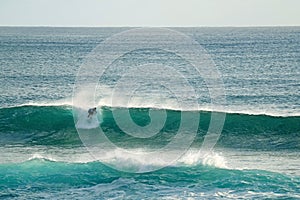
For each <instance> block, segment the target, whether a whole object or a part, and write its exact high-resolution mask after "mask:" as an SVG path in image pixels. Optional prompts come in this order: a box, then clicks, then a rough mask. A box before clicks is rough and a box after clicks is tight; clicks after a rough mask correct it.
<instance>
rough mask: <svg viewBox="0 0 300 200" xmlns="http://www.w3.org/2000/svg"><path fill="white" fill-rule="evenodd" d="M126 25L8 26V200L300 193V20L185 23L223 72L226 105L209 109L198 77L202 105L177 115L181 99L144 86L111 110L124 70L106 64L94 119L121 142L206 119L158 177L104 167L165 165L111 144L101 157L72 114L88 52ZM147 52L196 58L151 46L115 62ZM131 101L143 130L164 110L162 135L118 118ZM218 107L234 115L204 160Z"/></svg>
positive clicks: (0, 121)
mask: <svg viewBox="0 0 300 200" xmlns="http://www.w3.org/2000/svg"><path fill="white" fill-rule="evenodd" d="M123 30H126V29H125V28H13V27H11V28H6V27H1V28H0V68H1V74H0V81H1V84H2V86H1V88H0V198H4V199H5V198H7V199H10V198H16V199H34V198H47V199H57V198H60V199H187V198H190V199H235V198H236V199H276V198H278V199H299V198H300V170H299V169H300V104H299V102H300V60H299V58H300V49H299V47H300V28H299V27H281V28H272V27H269V28H176V29H175V30H177V31H180V32H183V33H185V34H187V35H189V36H190V37H192V38H193V39H195V40H196V41H198V42H199V44H201V45H202V47H204V48H205V49H206V51H207V52H208V53H209V54H210V55H211V57H212V59H213V60H214V62H215V64H216V66H217V68H218V69H219V72H220V74H221V76H222V79H223V82H224V87H225V90H226V100H227V102H226V104H224V105H221V106H218V107H212V106H211V105H210V101H209V95H206V94H207V88H205V85H202V84H203V81H202V80H201V78H199V79H197V77H192V76H191V77H189V78H191V79H190V80H191V81H190V83H191V84H192V86H193V87H195V88H197V89H196V92H198V93H199V94H201V95H200V98H199V108H198V109H197V110H195V109H194V108H191V109H188V105H187V106H186V107H185V108H187V109H184V110H180V109H179V108H178V107H177V105H176V104H174V103H173V102H174V99H170V101H164V102H161V104H160V102H159V101H158V100H157V98H156V97H157V96H155V95H153V96H152V95H149V94H151V92H152V91H151V89H147V88H140V91H138V92H139V98H140V99H133V100H132V101H131V102H129V105H127V106H123V107H122V105H121V106H120V107H113V106H112V105H111V104H109V101H108V100H107V99H105V95H103V94H104V93H105V94H106V93H109V91H110V89H111V87H112V86H113V84H114V83H115V81H116V80H117V79H118V76H119V75H120V74H118V73H119V72H118V73H115V72H116V71H113V70H112V71H108V72H107V73H106V75H105V76H104V77H103V79H102V80H99V83H100V87H99V89H98V90H99V92H100V93H101V94H102V96H103V98H102V99H100V101H99V103H98V104H97V107H98V113H97V116H95V117H96V118H97V119H98V122H99V127H101V128H102V130H104V132H105V135H106V136H107V138H109V139H110V140H111V141H112V142H114V144H116V145H117V146H119V147H121V148H125V149H130V150H134V151H136V152H137V153H139V152H140V153H142V152H145V151H147V150H151V151H153V150H156V149H160V148H162V147H164V146H165V145H166V144H168V142H169V141H171V140H172V139H173V137H174V136H175V135H176V133H177V131H178V128H179V125H180V120H181V118H180V117H181V114H182V113H183V112H184V114H185V115H186V116H189V115H195V114H196V115H199V116H200V121H199V128H198V131H197V135H196V137H195V138H194V142H193V143H192V144H191V148H190V149H189V151H188V152H186V154H184V155H183V156H182V157H181V158H180V159H179V160H177V161H175V162H173V163H171V164H170V165H169V166H167V167H164V168H162V169H160V170H158V171H154V172H149V173H127V172H121V171H117V170H115V169H113V168H110V167H109V166H107V164H112V165H113V164H115V163H117V164H118V166H119V167H124V169H126V170H127V171H128V170H129V171H130V169H132V170H133V171H138V170H139V169H141V170H144V169H147V168H149V167H151V166H153V165H157V166H160V165H162V163H161V160H159V159H153V160H151V161H150V162H149V161H145V160H144V159H143V158H142V157H137V158H136V159H133V158H131V157H126V154H123V153H122V152H116V151H110V150H109V149H107V153H106V155H105V156H106V160H108V163H102V162H100V161H98V160H97V159H95V158H94V157H93V156H92V155H90V154H89V152H88V150H87V149H86V148H85V146H84V145H83V143H82V141H81V140H80V137H79V135H78V133H77V131H76V128H75V125H76V124H75V122H74V119H73V114H74V113H73V110H72V103H71V102H72V100H71V99H72V91H73V85H74V82H75V79H76V73H77V71H78V69H79V67H80V65H81V64H82V62H83V60H84V58H85V56H86V55H87V54H88V53H89V52H91V51H92V50H93V49H94V48H95V47H96V46H97V45H98V44H100V43H101V42H102V41H103V40H105V39H106V38H108V37H109V36H111V35H113V34H115V33H119V32H121V31H123ZM148 57H150V58H151V59H152V61H153V60H155V62H156V63H160V62H161V63H165V64H166V63H167V64H168V65H171V66H175V67H180V68H183V67H184V66H185V64H187V63H185V62H184V61H182V60H180V59H179V58H177V57H172V56H170V55H168V53H166V52H161V51H151V50H149V49H142V50H139V51H135V52H131V53H129V54H126V55H124V56H123V57H121V58H119V60H118V61H116V62H115V63H114V66H112V69H119V68H118V67H122V65H124V66H125V65H126V66H130V65H131V64H133V63H135V64H136V63H141V64H142V63H143V62H147V60H145V59H147V58H148ZM166 58H168V59H166ZM114 67H115V68H114ZM174 84H176V82H175V83H174ZM193 84H194V85H193ZM101 86H102V87H101ZM178 87H179V89H180V87H181V85H179V84H178ZM149 88H151V87H149ZM142 89H144V91H142ZM158 91H159V90H158ZM156 92H157V90H156ZM100 96H101V95H100ZM141 99H142V101H141ZM128 107H130V108H129V112H130V115H131V117H132V119H133V120H134V122H135V123H136V124H138V125H140V126H145V125H147V124H148V123H150V117H149V110H155V111H156V112H160V111H161V110H163V108H167V109H166V116H167V118H166V123H165V124H164V126H163V128H162V129H161V130H160V132H159V133H158V134H157V135H155V136H153V137H150V138H146V139H138V138H134V137H132V136H130V135H128V134H126V133H124V131H122V130H121V129H120V128H119V127H118V125H117V123H116V121H115V120H114V117H113V111H116V110H117V111H122V110H125V109H128ZM212 113H224V114H226V120H225V123H224V128H223V131H222V134H221V136H220V138H219V140H218V142H217V144H216V146H215V148H214V150H213V152H209V153H207V154H206V155H200V154H199V151H198V150H199V148H200V147H201V144H202V142H203V139H204V136H205V134H206V132H207V130H208V127H209V123H210V120H211V115H212ZM191 123H192V122H191ZM86 126H87V127H88V126H89V124H86ZM88 128H89V127H88ZM176 150H178V149H174V152H175V153H176Z"/></svg>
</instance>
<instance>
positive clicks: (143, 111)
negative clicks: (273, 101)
mask: <svg viewBox="0 0 300 200" xmlns="http://www.w3.org/2000/svg"><path fill="white" fill-rule="evenodd" d="M111 109H112V108H110V107H102V108H101V112H100V113H101V114H100V117H101V118H102V119H101V127H102V128H103V130H105V131H107V134H108V135H109V137H110V139H111V140H113V141H115V142H119V143H122V144H121V145H126V144H124V141H125V142H126V141H130V140H127V139H130V138H128V136H126V134H124V133H123V132H122V131H121V130H120V129H119V128H118V126H117V125H116V123H115V121H114V118H113V116H112V110H111ZM113 109H125V108H113ZM129 110H130V114H131V116H132V118H133V120H134V121H135V122H136V123H137V124H139V125H141V126H143V125H145V124H147V123H148V122H149V120H150V119H149V116H148V114H147V113H148V111H149V109H148V108H130V109H129ZM185 112H192V111H185ZM193 112H195V111H193ZM180 113H181V112H180V111H176V110H167V122H166V124H165V127H164V128H163V130H162V131H163V132H165V133H166V134H163V136H165V135H166V137H169V136H172V135H174V134H176V131H177V130H178V125H179V123H180V116H181V115H180ZM199 113H200V123H199V125H200V128H199V131H198V137H197V138H196V142H197V141H198V142H201V141H202V139H203V136H204V135H205V133H206V131H207V128H208V125H209V122H210V117H211V112H210V111H200V112H199ZM299 124H300V116H293V117H292V116H290V117H274V116H267V115H247V114H235V113H227V114H226V121H225V124H224V129H223V132H222V135H221V137H220V139H219V142H218V144H217V146H219V147H231V148H249V149H262V150H280V149H298V150H300V126H299ZM163 139H164V138H163ZM167 139H168V138H167ZM169 139H170V138H169ZM135 142H137V141H135ZM0 143H1V145H5V144H24V145H35V144H37V145H81V141H80V138H79V137H78V134H77V131H76V128H75V124H74V120H73V114H72V108H71V107H70V106H36V105H27V106H19V107H10V108H1V109H0ZM141 144H142V143H141Z"/></svg>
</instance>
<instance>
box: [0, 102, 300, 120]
mask: <svg viewBox="0 0 300 200" xmlns="http://www.w3.org/2000/svg"><path fill="white" fill-rule="evenodd" d="M109 102H110V101H104V100H103V101H100V102H99V103H98V104H97V107H98V108H101V107H107V108H128V109H130V108H132V109H134V108H150V109H160V110H174V111H199V112H201V111H205V112H219V113H227V114H245V115H266V116H271V117H299V116H300V112H297V111H266V110H255V109H253V108H252V109H244V108H239V107H232V108H231V107H226V106H225V107H219V108H218V107H215V106H213V107H212V106H202V107H198V108H197V109H195V108H190V109H181V108H178V107H175V106H172V103H170V104H168V105H161V106H158V105H156V104H155V105H154V104H147V105H135V104H132V105H131V104H129V105H126V106H123V105H114V106H113V105H112V104H111V103H109ZM26 106H35V107H46V106H49V107H56V106H57V107H61V106H63V107H73V106H74V105H73V102H72V100H71V99H62V100H58V101H51V102H29V103H24V104H19V105H13V106H7V107H3V108H16V107H26ZM0 109H1V108H0Z"/></svg>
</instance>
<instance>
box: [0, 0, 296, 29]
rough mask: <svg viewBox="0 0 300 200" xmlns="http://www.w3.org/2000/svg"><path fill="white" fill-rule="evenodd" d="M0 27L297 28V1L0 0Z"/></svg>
mask: <svg viewBox="0 0 300 200" xmlns="http://www.w3.org/2000/svg"><path fill="white" fill-rule="evenodd" d="M0 25H9V26H11V25H21V26H32V25H38V26H40V25H42V26H262V25H298V26H299V25H300V0H0Z"/></svg>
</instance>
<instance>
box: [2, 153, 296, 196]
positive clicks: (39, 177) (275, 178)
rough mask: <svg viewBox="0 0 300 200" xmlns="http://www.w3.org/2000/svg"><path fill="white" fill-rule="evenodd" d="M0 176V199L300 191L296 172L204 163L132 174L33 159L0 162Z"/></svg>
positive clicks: (94, 164)
mask: <svg viewBox="0 0 300 200" xmlns="http://www.w3.org/2000/svg"><path fill="white" fill-rule="evenodd" d="M0 176H1V177H4V178H3V179H2V180H1V184H0V188H1V194H0V197H1V196H2V197H3V196H4V195H5V196H6V197H8V196H10V197H22V195H24V194H26V197H27V198H29V199H32V198H37V197H44V195H45V193H47V192H49V188H51V194H52V193H53V192H54V194H55V195H53V194H52V196H50V197H51V198H55V197H57V196H60V197H64V198H65V197H66V198H70V195H73V194H75V196H74V197H77V198H78V196H80V197H82V199H84V198H85V197H86V195H88V196H89V197H91V196H92V197H93V198H94V199H99V198H100V199H105V198H107V197H110V198H111V197H120V193H119V191H122V193H121V195H122V194H127V196H129V195H130V197H133V196H132V195H134V194H135V193H136V195H137V196H136V198H146V199H148V198H161V197H162V196H164V195H166V196H172V195H174V197H176V195H178V193H180V194H186V193H189V192H191V194H194V195H193V197H194V198H203V197H204V198H211V197H219V198H220V199H221V198H226V199H227V198H228V199H230V198H232V197H241V196H243V197H244V198H245V199H251V198H263V199H265V198H267V199H268V198H271V199H272V198H276V197H282V198H298V197H299V195H300V192H299V187H298V185H299V184H300V178H299V177H297V176H293V177H291V176H289V175H284V174H280V173H274V172H269V171H263V170H232V169H222V168H215V167H212V166H207V165H197V166H192V167H185V166H180V167H174V166H170V167H166V168H164V169H161V170H158V171H155V172H151V173H144V174H135V173H124V172H120V171H116V170H113V169H111V168H109V167H106V166H105V165H103V164H102V163H100V162H90V163H65V162H56V161H51V160H46V159H38V158H36V159H31V160H28V161H26V162H23V163H21V164H20V163H17V164H16V163H11V164H1V165H0ZM29 184H30V186H28V185H29ZM203 186H205V188H204V190H203ZM220 188H221V189H220ZM32 191H34V192H32ZM140 191H142V193H141V192H140ZM156 191H159V193H157V192H156ZM248 191H251V192H250V193H249V192H248ZM197 194H201V196H196V195H197ZM20 195H21V196H20ZM46 197H49V196H46Z"/></svg>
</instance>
